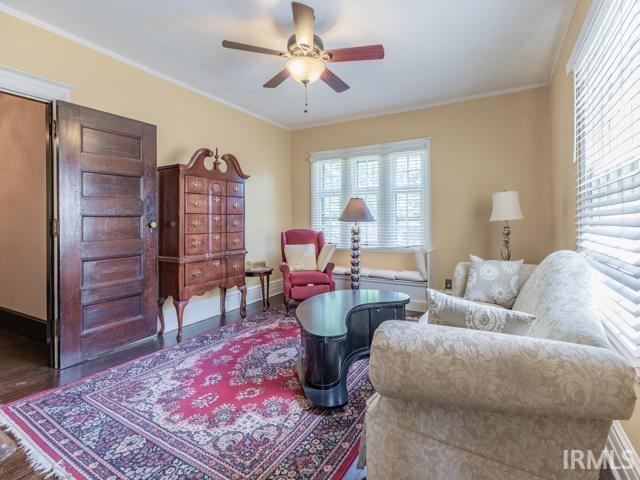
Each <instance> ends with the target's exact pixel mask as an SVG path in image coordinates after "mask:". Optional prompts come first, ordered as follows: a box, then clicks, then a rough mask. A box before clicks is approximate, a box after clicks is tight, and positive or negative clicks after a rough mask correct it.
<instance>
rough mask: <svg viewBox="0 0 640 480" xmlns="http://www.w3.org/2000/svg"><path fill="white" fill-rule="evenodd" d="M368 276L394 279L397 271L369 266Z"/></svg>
mask: <svg viewBox="0 0 640 480" xmlns="http://www.w3.org/2000/svg"><path fill="white" fill-rule="evenodd" d="M367 273H368V275H367V276H368V277H375V278H386V279H387V280H395V279H396V274H397V273H398V272H397V271H396V270H386V269H384V268H370V269H368V272H367Z"/></svg>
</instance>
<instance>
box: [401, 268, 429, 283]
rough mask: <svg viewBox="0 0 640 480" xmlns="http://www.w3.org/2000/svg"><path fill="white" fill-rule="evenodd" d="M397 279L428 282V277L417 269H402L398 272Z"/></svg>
mask: <svg viewBox="0 0 640 480" xmlns="http://www.w3.org/2000/svg"><path fill="white" fill-rule="evenodd" d="M396 279H397V280H408V281H410V282H426V281H427V277H426V276H424V277H423V276H422V274H421V273H420V272H418V271H417V270H402V271H400V272H398V273H396Z"/></svg>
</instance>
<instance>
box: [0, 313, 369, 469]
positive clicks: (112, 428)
mask: <svg viewBox="0 0 640 480" xmlns="http://www.w3.org/2000/svg"><path fill="white" fill-rule="evenodd" d="M299 349H300V331H299V327H298V324H297V322H296V320H295V318H293V317H285V316H284V315H282V314H279V313H276V312H266V313H262V314H258V315H256V316H253V317H251V318H249V319H247V320H245V321H241V322H237V323H234V324H231V325H227V326H225V327H222V328H218V329H216V330H213V331H211V332H210V333H207V334H204V335H201V336H198V337H195V338H193V339H190V340H186V341H184V342H183V343H182V344H180V345H177V346H175V347H172V348H168V349H166V350H162V351H159V352H156V353H153V354H151V355H147V356H145V357H141V358H139V359H137V360H134V361H132V362H129V363H126V364H123V365H120V366H117V367H114V368H112V369H109V370H106V371H104V372H101V373H98V374H96V375H93V376H91V377H88V378H85V379H83V380H81V381H79V382H77V383H74V384H70V385H67V386H64V387H60V388H56V389H53V390H49V391H45V392H42V393H38V394H35V395H32V396H30V397H27V398H25V399H22V400H19V401H16V402H13V403H11V404H7V405H4V406H3V407H2V410H1V413H0V424H1V425H2V426H3V427H4V428H6V429H8V430H9V431H10V432H12V433H13V434H14V436H16V437H17V438H18V440H19V443H20V444H21V445H22V447H23V448H24V449H25V450H26V451H27V455H28V457H29V459H30V461H31V462H32V464H33V466H34V467H35V468H37V469H39V470H40V471H41V472H49V473H53V474H54V475H57V476H59V477H63V478H76V479H95V480H106V479H114V480H115V479H225V480H226V479H238V480H242V479H314V480H315V479H329V478H338V479H339V478H342V476H343V475H344V474H345V472H346V471H347V469H348V468H349V466H350V464H351V463H352V462H353V460H354V459H355V457H356V455H357V450H358V443H359V436H360V432H361V431H362V424H363V417H364V411H365V404H366V400H367V398H368V397H369V396H370V395H371V394H372V393H373V387H372V386H371V384H370V382H369V377H368V364H367V363H366V360H365V361H359V362H357V363H354V364H353V365H352V367H351V370H350V372H349V377H348V388H349V403H348V405H347V406H345V407H344V408H340V409H334V410H320V409H313V408H310V407H309V406H308V404H307V401H306V399H305V397H304V395H303V393H302V389H301V387H300V383H299V382H298V378H297V376H296V373H295V364H296V362H297V359H298V353H299Z"/></svg>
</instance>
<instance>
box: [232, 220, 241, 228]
mask: <svg viewBox="0 0 640 480" xmlns="http://www.w3.org/2000/svg"><path fill="white" fill-rule="evenodd" d="M233 226H234V227H239V226H240V220H238V219H237V218H236V219H235V220H234V221H233Z"/></svg>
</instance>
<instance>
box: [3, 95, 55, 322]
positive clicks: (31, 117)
mask: <svg viewBox="0 0 640 480" xmlns="http://www.w3.org/2000/svg"><path fill="white" fill-rule="evenodd" d="M46 110H47V107H46V105H45V104H44V103H40V102H36V101H33V100H26V99H24V98H19V97H14V96H13V95H8V94H5V93H0V112H2V115H0V172H1V174H0V252H2V254H0V307H5V308H8V309H10V310H13V311H16V312H20V313H25V314H27V315H29V316H31V317H35V318H38V319H41V320H45V319H46V318H47V243H46V239H47V237H46V235H47V230H46V224H47V214H46V213H47V211H46V207H47V200H46V185H47V183H46V172H47V129H48V126H47V123H48V121H47V112H46Z"/></svg>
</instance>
